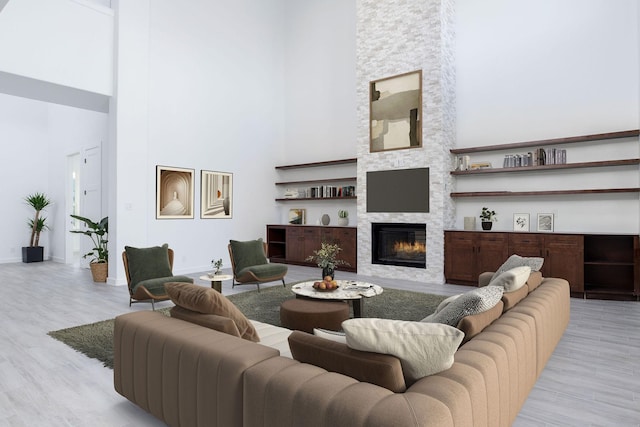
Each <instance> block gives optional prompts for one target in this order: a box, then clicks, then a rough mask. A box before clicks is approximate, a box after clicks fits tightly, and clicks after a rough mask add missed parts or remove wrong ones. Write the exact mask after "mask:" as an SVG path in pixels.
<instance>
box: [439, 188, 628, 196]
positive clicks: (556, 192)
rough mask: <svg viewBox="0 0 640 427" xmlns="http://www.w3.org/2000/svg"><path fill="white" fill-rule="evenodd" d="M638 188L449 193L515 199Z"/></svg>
mask: <svg viewBox="0 0 640 427" xmlns="http://www.w3.org/2000/svg"><path fill="white" fill-rule="evenodd" d="M638 192H640V188H639V187H633V188H597V189H587V190H552V191H468V192H458V193H451V194H450V196H451V197H515V196H563V195H567V194H603V193H638Z"/></svg>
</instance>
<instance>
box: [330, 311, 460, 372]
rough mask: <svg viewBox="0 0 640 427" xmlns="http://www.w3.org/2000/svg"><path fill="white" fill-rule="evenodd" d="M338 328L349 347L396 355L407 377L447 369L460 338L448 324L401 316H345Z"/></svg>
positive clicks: (457, 330) (458, 331)
mask: <svg viewBox="0 0 640 427" xmlns="http://www.w3.org/2000/svg"><path fill="white" fill-rule="evenodd" d="M342 328H343V329H344V331H345V333H346V336H347V345H348V346H349V347H351V348H353V349H355V350H360V351H370V352H374V353H383V354H390V355H392V356H395V357H397V358H398V359H400V363H401V364H402V371H403V373H404V375H405V377H406V378H407V379H408V380H411V381H415V380H417V379H419V378H422V377H425V376H427V375H433V374H437V373H438V372H442V371H444V370H446V369H449V368H450V367H451V365H452V364H453V356H454V354H455V352H456V350H457V349H458V346H459V345H460V343H461V342H462V339H463V338H464V333H463V332H462V331H460V330H459V329H457V328H454V327H451V326H447V325H442V324H438V323H423V322H408V321H405V320H388V319H370V318H366V319H361V318H360V319H349V320H345V321H344V322H342Z"/></svg>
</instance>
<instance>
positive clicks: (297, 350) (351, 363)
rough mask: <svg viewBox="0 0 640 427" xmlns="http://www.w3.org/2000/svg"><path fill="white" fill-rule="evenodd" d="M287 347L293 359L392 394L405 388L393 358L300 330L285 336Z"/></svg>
mask: <svg viewBox="0 0 640 427" xmlns="http://www.w3.org/2000/svg"><path fill="white" fill-rule="evenodd" d="M289 348H290V349H291V354H292V356H293V358H294V359H296V360H298V361H300V362H303V363H309V364H311V365H315V366H319V367H321V368H323V369H326V370H327V371H331V372H337V373H340V374H343V375H347V376H350V377H352V378H355V379H357V380H358V381H364V382H368V383H371V384H376V385H379V386H380V387H384V388H387V389H389V390H391V391H393V392H396V393H401V392H403V391H405V390H406V388H407V387H406V383H405V380H404V376H403V373H402V365H401V363H400V360H399V359H398V358H397V357H393V356H389V355H387V354H379V353H371V352H365V351H358V350H354V349H352V348H349V347H348V346H347V345H346V344H343V343H339V342H335V341H331V340H327V339H325V338H321V337H318V336H315V335H311V334H309V333H306V332H302V331H293V332H292V333H291V335H289Z"/></svg>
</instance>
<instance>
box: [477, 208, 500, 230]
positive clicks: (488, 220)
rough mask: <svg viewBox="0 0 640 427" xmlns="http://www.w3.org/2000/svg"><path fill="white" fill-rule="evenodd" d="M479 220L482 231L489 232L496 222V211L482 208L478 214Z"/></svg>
mask: <svg viewBox="0 0 640 427" xmlns="http://www.w3.org/2000/svg"><path fill="white" fill-rule="evenodd" d="M480 219H481V220H482V229H483V230H491V227H492V226H493V222H494V221H497V220H498V219H497V218H496V211H492V210H489V208H486V207H483V208H482V212H480Z"/></svg>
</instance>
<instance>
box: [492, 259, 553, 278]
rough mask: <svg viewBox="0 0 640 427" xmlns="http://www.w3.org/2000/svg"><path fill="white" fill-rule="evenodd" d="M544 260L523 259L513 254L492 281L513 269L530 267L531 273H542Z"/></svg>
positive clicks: (497, 271) (494, 274) (496, 272)
mask: <svg viewBox="0 0 640 427" xmlns="http://www.w3.org/2000/svg"><path fill="white" fill-rule="evenodd" d="M543 263H544V258H540V257H521V256H520V255H516V254H513V255H511V256H510V257H509V258H507V260H506V261H505V262H504V264H502V265H501V266H500V267H499V268H498V269H497V270H496V271H495V273H493V277H492V278H491V280H493V279H495V278H496V277H498V276H499V275H500V274H502V273H504V272H505V271H507V270H511V269H512V268H516V267H522V266H525V265H526V266H528V267H531V271H540V269H541V268H542V264H543Z"/></svg>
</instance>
